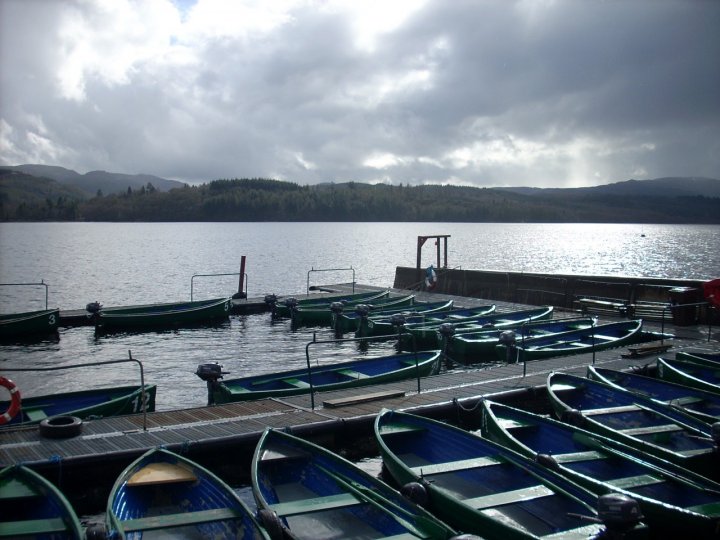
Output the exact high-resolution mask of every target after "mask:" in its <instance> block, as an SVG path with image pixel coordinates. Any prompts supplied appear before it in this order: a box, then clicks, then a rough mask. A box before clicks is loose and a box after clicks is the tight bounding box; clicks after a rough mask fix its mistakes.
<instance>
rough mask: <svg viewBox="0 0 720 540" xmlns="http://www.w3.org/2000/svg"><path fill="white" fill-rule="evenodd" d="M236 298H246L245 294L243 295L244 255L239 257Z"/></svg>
mask: <svg viewBox="0 0 720 540" xmlns="http://www.w3.org/2000/svg"><path fill="white" fill-rule="evenodd" d="M238 297H239V298H247V294H245V255H243V256H242V257H240V281H239V283H238Z"/></svg>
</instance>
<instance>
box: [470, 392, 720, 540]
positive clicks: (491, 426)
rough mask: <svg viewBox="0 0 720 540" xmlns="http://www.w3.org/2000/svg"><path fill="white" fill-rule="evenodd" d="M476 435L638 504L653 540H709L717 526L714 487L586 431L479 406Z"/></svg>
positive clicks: (718, 495)
mask: <svg viewBox="0 0 720 540" xmlns="http://www.w3.org/2000/svg"><path fill="white" fill-rule="evenodd" d="M482 414H483V418H482V433H483V435H484V436H486V437H489V438H491V439H493V440H495V441H496V442H499V443H500V444H503V445H505V446H507V447H508V448H511V449H513V450H515V451H517V452H520V453H521V454H523V455H525V456H527V457H529V458H531V459H533V460H534V461H536V462H538V463H540V464H542V465H544V466H546V467H549V468H551V469H552V470H555V471H558V472H560V473H561V474H562V475H564V476H566V477H567V478H568V479H569V480H572V481H574V482H576V483H578V484H580V485H582V486H584V487H586V488H587V489H589V490H591V491H593V492H594V493H596V494H597V495H603V494H606V493H621V494H624V495H627V496H629V497H632V498H633V499H634V500H636V501H637V502H638V503H639V504H640V509H641V510H642V514H643V516H644V521H645V522H646V523H647V524H648V526H649V528H650V532H651V535H653V536H654V537H656V538H661V537H662V538H712V537H714V536H715V535H716V533H717V532H718V530H719V529H718V526H720V484H717V483H715V482H711V481H710V480H706V479H704V478H701V477H698V476H695V475H692V474H691V473H690V472H689V471H687V470H685V469H681V468H677V467H673V466H672V465H671V464H669V463H667V462H664V461H660V460H652V459H650V458H649V456H648V455H647V454H638V453H634V452H633V451H632V449H631V448H629V447H627V446H624V445H621V444H618V443H616V442H614V441H612V440H610V439H607V438H605V437H602V436H600V435H596V434H594V433H591V432H589V431H585V430H581V429H578V428H576V427H574V426H570V425H568V424H564V423H562V422H558V421H557V420H553V419H550V418H547V417H543V416H539V415H537V414H533V413H530V412H527V411H523V410H520V409H516V408H513V407H509V406H507V405H501V404H499V403H494V402H491V401H484V402H483V413H482Z"/></svg>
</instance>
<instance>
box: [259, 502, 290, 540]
mask: <svg viewBox="0 0 720 540" xmlns="http://www.w3.org/2000/svg"><path fill="white" fill-rule="evenodd" d="M258 519H259V521H260V524H261V525H262V526H263V527H264V528H265V531H266V532H267V533H268V536H269V537H270V539H271V540H282V539H283V538H284V537H285V534H284V532H283V531H284V530H285V527H284V526H283V523H282V521H280V518H279V517H278V515H277V514H276V513H275V512H273V511H272V510H270V509H269V508H262V509H260V510H258Z"/></svg>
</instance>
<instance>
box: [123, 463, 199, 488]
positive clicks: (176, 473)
mask: <svg viewBox="0 0 720 540" xmlns="http://www.w3.org/2000/svg"><path fill="white" fill-rule="evenodd" d="M196 480H197V477H196V476H195V474H194V473H193V472H192V471H191V470H190V469H187V468H185V467H181V466H180V465H176V464H175V463H166V462H163V461H159V462H157V463H149V464H147V465H145V467H143V468H141V469H140V470H138V471H136V472H135V473H134V474H133V475H132V476H131V477H130V478H129V479H128V481H127V485H128V487H137V486H150V485H157V484H173V483H178V482H195V481H196Z"/></svg>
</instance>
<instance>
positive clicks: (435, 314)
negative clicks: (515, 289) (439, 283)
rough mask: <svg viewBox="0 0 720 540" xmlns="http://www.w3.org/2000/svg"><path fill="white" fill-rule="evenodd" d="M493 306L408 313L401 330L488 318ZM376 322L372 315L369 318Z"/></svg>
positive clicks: (493, 310) (493, 308)
mask: <svg viewBox="0 0 720 540" xmlns="http://www.w3.org/2000/svg"><path fill="white" fill-rule="evenodd" d="M495 308H496V306H495V304H492V305H488V306H475V307H471V308H459V309H449V310H443V311H421V312H418V313H410V314H408V315H407V316H406V317H405V318H404V320H403V325H404V326H403V328H405V330H409V331H412V330H413V329H414V328H437V327H439V326H440V325H441V324H446V323H448V324H450V323H451V324H460V323H463V322H466V321H474V320H477V319H480V318H484V317H487V316H490V314H491V313H494V312H495ZM370 318H371V319H372V320H376V319H377V317H375V316H374V315H373V316H372V317H370Z"/></svg>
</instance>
